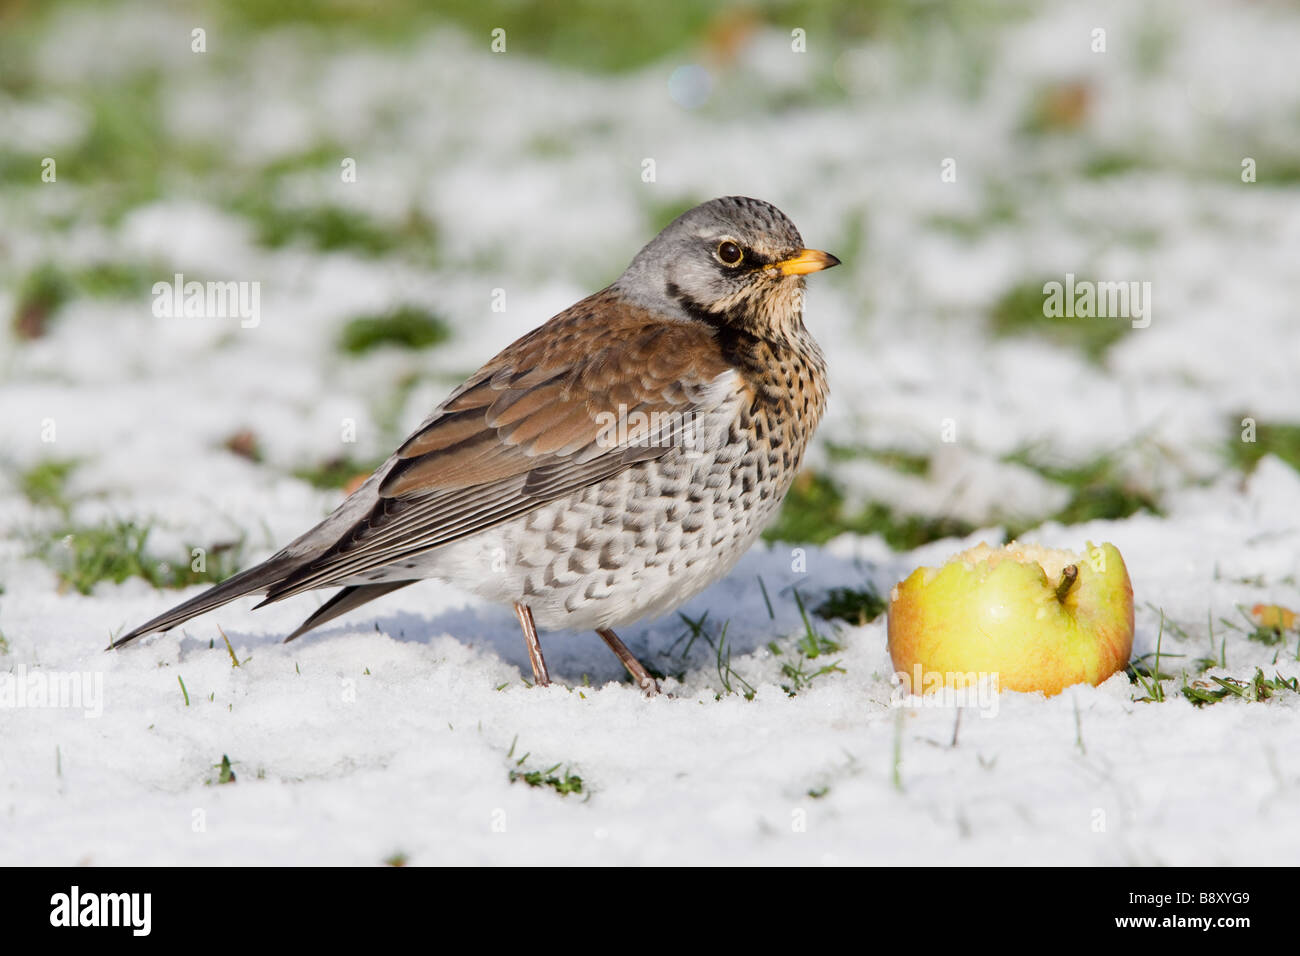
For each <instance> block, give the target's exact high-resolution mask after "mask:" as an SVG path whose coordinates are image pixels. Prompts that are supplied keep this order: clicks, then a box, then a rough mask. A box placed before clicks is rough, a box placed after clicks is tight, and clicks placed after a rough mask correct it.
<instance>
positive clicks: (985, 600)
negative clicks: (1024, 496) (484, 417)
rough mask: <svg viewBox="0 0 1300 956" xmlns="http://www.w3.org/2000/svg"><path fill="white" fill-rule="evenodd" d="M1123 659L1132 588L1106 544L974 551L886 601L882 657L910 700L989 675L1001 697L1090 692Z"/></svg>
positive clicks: (920, 573)
mask: <svg viewBox="0 0 1300 956" xmlns="http://www.w3.org/2000/svg"><path fill="white" fill-rule="evenodd" d="M1132 650H1133V586H1132V584H1131V583H1130V582H1129V577H1128V569H1127V568H1126V567H1125V566H1124V559H1123V558H1122V557H1120V553H1119V550H1118V549H1117V548H1116V547H1115V546H1114V545H1113V544H1103V545H1101V546H1100V547H1094V546H1093V544H1092V542H1088V548H1087V551H1086V552H1085V553H1084V554H1075V553H1073V552H1070V551H1063V550H1054V549H1051V548H1042V547H1038V546H1036V545H1022V544H1017V543H1016V542H1014V541H1013V542H1011V543H1010V544H1008V545H1005V546H1004V547H1001V548H990V547H989V546H988V545H987V544H978V545H976V546H975V547H973V548H970V549H969V550H967V551H963V552H961V553H960V554H957V555H954V556H953V557H952V558H951V559H950V560H949V561H948V562H947V563H946V564H945V565H944V566H943V567H941V568H928V567H921V568H917V569H916V570H915V571H913V572H912V573H911V574H910V575H908V577H907V579H906V580H904V581H901V582H899V583H898V584H897V585H895V586H894V588H893V590H892V591H891V592H890V595H889V656H890V658H891V659H892V660H893V662H894V670H895V671H897V672H899V673H900V674H902V675H904V679H905V681H906V683H907V685H908V686H909V688H910V690H911V692H912V693H914V694H921V693H923V692H929V691H931V690H937V689H939V688H940V687H945V686H946V687H952V688H959V687H969V686H974V685H976V683H977V681H979V680H988V679H990V677H991V675H996V678H995V679H996V681H997V686H999V687H1001V688H1002V689H1004V690H1017V691H1026V692H1028V691H1042V692H1043V693H1045V694H1047V695H1049V696H1050V695H1052V694H1059V693H1060V692H1061V691H1062V690H1064V689H1065V688H1066V687H1069V686H1070V685H1071V684H1078V683H1083V682H1087V683H1089V684H1100V683H1101V682H1102V681H1104V680H1105V679H1106V678H1108V677H1110V676H1111V675H1112V674H1114V673H1116V672H1117V671H1120V670H1123V669H1124V667H1125V666H1127V664H1128V661H1129V656H1130V654H1131V653H1132ZM918 685H919V686H918Z"/></svg>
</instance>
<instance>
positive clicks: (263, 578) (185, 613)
mask: <svg viewBox="0 0 1300 956" xmlns="http://www.w3.org/2000/svg"><path fill="white" fill-rule="evenodd" d="M299 563H300V559H292V558H291V559H289V560H284V559H281V560H278V561H277V560H276V559H275V558H272V559H271V560H269V561H266V562H264V563H262V564H259V565H257V566H256V567H253V568H249V569H248V570H247V571H241V572H240V573H239V574H236V575H235V576H234V577H233V578H229V579H228V580H225V581H222V582H221V583H220V584H218V585H217V586H216V587H212V588H208V590H206V591H204V592H203V593H202V594H200V595H198V596H197V597H193V598H190V599H189V600H188V601H186V602H185V603H184V604H178V605H176V607H174V608H172V609H171V610H170V611H167V612H165V613H163V614H159V615H158V616H157V617H156V618H154V619H153V620H152V621H148V622H146V623H144V624H141V625H140V626H139V627H137V628H136V629H135V630H133V631H131V632H130V633H128V634H123V635H122V636H121V637H119V638H118V639H117V640H115V641H114V642H113V643H112V644H111V645H110V647H121V646H122V645H123V644H128V643H130V642H131V641H134V640H135V639H136V638H137V637H144V635H146V634H152V633H153V632H154V631H170V630H171V629H172V628H173V627H175V626H176V625H177V624H184V623H185V622H186V621H188V620H189V619H190V618H192V617H198V616H199V615H200V614H202V613H204V612H205V611H211V610H212V609H213V608H218V607H221V605H223V604H228V603H230V602H231V601H233V600H235V598H241V597H244V596H245V595H248V594H261V593H264V592H265V591H267V590H268V589H270V588H271V587H272V586H274V585H276V584H278V583H280V582H281V581H283V580H284V579H285V577H287V576H288V575H289V574H291V573H292V572H293V571H294V570H295V569H297V568H298V566H299ZM414 583H415V581H386V582H383V583H382V584H358V585H354V586H352V587H346V588H344V589H343V590H342V591H340V592H339V593H338V594H336V595H334V596H333V597H332V598H330V599H329V600H328V601H326V602H325V603H324V604H322V605H321V606H320V607H319V608H317V609H316V611H315V613H313V614H312V615H311V616H310V617H309V618H307V620H305V621H303V622H302V624H300V625H299V626H298V628H297V630H295V631H294V632H293V633H292V634H290V635H289V636H288V637H286V638H285V642H286V643H287V642H288V641H292V640H293V639H294V638H295V637H301V636H302V635H303V634H306V633H307V632H308V631H310V630H312V629H313V628H316V627H320V625H322V624H324V623H325V622H326V621H332V620H334V618H336V617H338V616H339V615H340V614H346V613H347V612H348V611H351V610H352V609H353V608H358V607H360V606H361V605H363V604H365V603H367V602H369V601H373V600H374V599H375V598H377V597H383V596H384V595H385V594H387V593H388V592H390V591H396V590H397V589H398V588H402V587H406V585H408V584H414ZM326 586H327V587H328V585H326ZM263 603H268V602H263ZM258 606H259V607H261V605H258Z"/></svg>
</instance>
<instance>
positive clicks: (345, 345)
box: [339, 305, 451, 355]
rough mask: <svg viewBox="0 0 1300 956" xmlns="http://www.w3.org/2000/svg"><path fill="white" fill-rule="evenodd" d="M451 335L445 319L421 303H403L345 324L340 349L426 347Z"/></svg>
mask: <svg viewBox="0 0 1300 956" xmlns="http://www.w3.org/2000/svg"><path fill="white" fill-rule="evenodd" d="M449 338H451V328H450V326H448V325H447V323H446V322H445V321H443V320H442V319H440V318H439V317H438V316H436V315H434V314H433V313H431V312H428V311H426V310H425V309H421V308H419V307H417V306H410V305H408V306H402V307H401V308H398V309H394V310H393V311H392V312H389V313H387V314H384V315H366V316H360V317H358V318H355V319H352V320H351V321H350V322H348V324H347V325H345V326H344V327H343V334H342V335H341V336H340V338H339V348H340V349H342V350H343V351H344V352H347V353H348V354H350V355H361V354H364V353H365V352H369V351H370V350H371V349H376V348H379V347H380V346H384V345H393V346H397V347H399V348H407V349H424V348H430V347H432V346H434V345H439V344H440V343H442V342H445V341H447V340H448V339H449Z"/></svg>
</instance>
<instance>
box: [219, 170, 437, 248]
mask: <svg viewBox="0 0 1300 956" xmlns="http://www.w3.org/2000/svg"><path fill="white" fill-rule="evenodd" d="M266 178H267V179H268V180H269V183H270V184H271V185H270V188H272V189H273V188H274V183H275V182H276V181H277V179H276V177H266ZM339 188H347V187H346V186H342V185H341V186H340V187H339ZM266 189H267V186H265V185H264V186H262V187H259V190H258V193H257V198H256V199H252V200H250V199H248V198H247V197H244V198H240V199H236V200H235V201H234V203H233V205H234V208H235V209H236V210H237V211H238V212H240V213H242V214H243V215H244V216H246V217H248V218H249V219H250V220H252V222H253V228H254V235H255V236H256V239H257V241H258V242H259V243H260V244H262V245H264V246H267V247H269V248H272V249H278V248H281V247H284V246H289V245H302V246H307V247H308V248H311V249H315V250H318V251H320V252H335V251H339V250H348V251H350V252H355V253H358V254H360V255H365V256H382V255H386V254H388V253H391V252H397V251H404V252H407V253H409V254H411V255H415V254H417V253H418V254H419V255H420V258H421V260H422V261H424V262H425V263H426V264H428V263H429V262H431V260H432V259H433V257H434V251H435V250H436V247H437V241H438V239H437V232H436V230H435V229H434V226H433V223H432V222H430V221H429V220H428V219H427V218H425V217H424V216H423V215H422V214H420V213H419V212H417V211H412V212H411V214H410V215H409V216H408V217H407V218H406V219H405V220H404V221H403V222H401V223H399V224H397V225H387V224H384V223H379V222H376V221H375V220H373V219H371V218H370V217H369V216H367V215H366V214H365V213H364V212H362V211H360V210H357V209H350V208H346V207H343V206H335V205H328V204H326V205H320V206H308V207H304V208H288V207H284V206H277V205H275V204H273V203H270V202H267V201H266V200H264V199H263V198H261V197H262V196H263V195H265V190H266Z"/></svg>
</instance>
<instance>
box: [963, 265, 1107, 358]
mask: <svg viewBox="0 0 1300 956" xmlns="http://www.w3.org/2000/svg"><path fill="white" fill-rule="evenodd" d="M1083 278H1084V277H1080V278H1079V279H1078V280H1076V282H1077V281H1082V279H1083ZM1050 281H1055V282H1063V281H1064V277H1062V276H1048V277H1047V278H1044V279H1030V280H1027V281H1024V282H1021V283H1019V284H1017V285H1014V286H1012V287H1011V288H1010V289H1008V290H1007V291H1006V292H1004V293H1003V294H1002V296H1001V297H1000V298H999V299H998V300H997V301H996V302H995V303H994V304H993V306H992V308H991V309H990V310H989V328H990V330H991V331H992V332H993V334H994V335H997V336H999V337H1001V338H1012V337H1029V338H1036V339H1040V340H1042V341H1046V342H1051V343H1053V344H1055V345H1059V346H1061V347H1063V348H1071V349H1077V350H1078V351H1081V352H1082V353H1083V354H1084V355H1086V356H1087V357H1088V358H1089V359H1090V360H1092V361H1094V362H1100V361H1101V359H1102V358H1103V357H1104V356H1105V354H1106V350H1107V349H1108V348H1110V347H1111V346H1112V345H1113V344H1115V343H1116V342H1118V341H1119V340H1120V339H1121V338H1123V336H1124V333H1125V332H1126V331H1127V330H1128V329H1129V327H1130V325H1129V322H1128V321H1127V320H1125V319H1119V318H1098V317H1096V316H1093V317H1091V318H1073V319H1071V318H1066V317H1064V316H1062V317H1052V316H1047V315H1044V314H1043V303H1044V302H1045V301H1046V298H1047V297H1046V295H1044V293H1043V286H1044V285H1045V284H1046V283H1047V282H1050Z"/></svg>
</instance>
